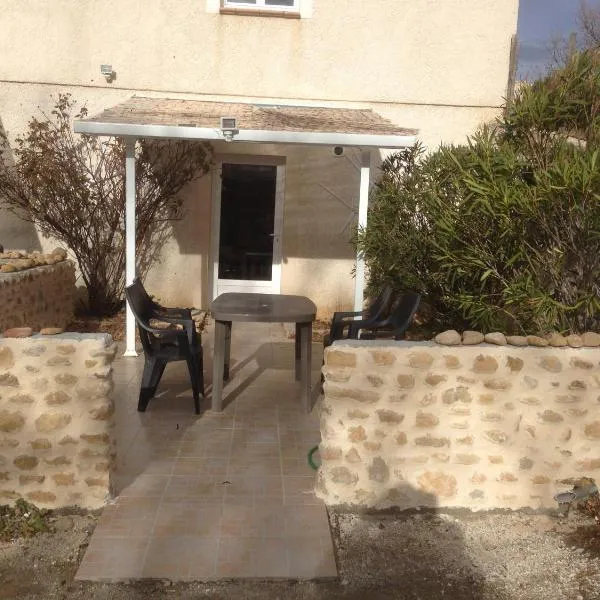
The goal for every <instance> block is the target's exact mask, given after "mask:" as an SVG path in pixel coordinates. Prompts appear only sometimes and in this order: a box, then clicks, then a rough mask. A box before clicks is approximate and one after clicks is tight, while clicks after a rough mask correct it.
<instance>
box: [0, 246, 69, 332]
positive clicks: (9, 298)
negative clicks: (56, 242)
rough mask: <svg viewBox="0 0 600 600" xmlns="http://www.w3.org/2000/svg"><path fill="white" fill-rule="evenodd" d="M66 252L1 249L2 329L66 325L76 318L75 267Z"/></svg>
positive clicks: (39, 328)
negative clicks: (74, 305)
mask: <svg viewBox="0 0 600 600" xmlns="http://www.w3.org/2000/svg"><path fill="white" fill-rule="evenodd" d="M66 256H67V254H66V252H65V251H64V250H62V249H56V250H55V251H54V252H53V253H52V254H39V253H32V254H27V253H24V252H17V251H13V252H4V253H0V306H1V307H2V310H1V311H0V332H3V331H6V330H8V329H12V328H15V327H30V328H31V329H32V330H33V331H39V330H41V329H44V328H59V329H64V328H65V326H66V325H67V323H69V321H71V319H72V318H73V303H74V300H75V268H74V265H73V263H72V262H71V261H70V260H67V259H66Z"/></svg>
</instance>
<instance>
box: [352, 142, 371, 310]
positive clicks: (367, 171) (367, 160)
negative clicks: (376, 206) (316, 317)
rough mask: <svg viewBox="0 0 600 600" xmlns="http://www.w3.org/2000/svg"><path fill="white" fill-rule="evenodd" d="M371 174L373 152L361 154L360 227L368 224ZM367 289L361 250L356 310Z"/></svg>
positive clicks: (357, 262)
mask: <svg viewBox="0 0 600 600" xmlns="http://www.w3.org/2000/svg"><path fill="white" fill-rule="evenodd" d="M370 176H371V152H370V151H364V152H362V154H361V163H360V194H359V196H358V228H359V229H361V228H364V227H366V226H367V209H368V208H369V179H370ZM364 291H365V260H364V258H363V256H362V254H361V253H360V252H357V253H356V273H355V281H354V310H355V311H359V310H362V308H363V300H364Z"/></svg>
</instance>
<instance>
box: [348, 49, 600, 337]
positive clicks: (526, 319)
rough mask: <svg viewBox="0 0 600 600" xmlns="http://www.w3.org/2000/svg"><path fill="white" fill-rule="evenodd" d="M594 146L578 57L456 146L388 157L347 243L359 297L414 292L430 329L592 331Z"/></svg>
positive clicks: (597, 172) (597, 180) (585, 77)
mask: <svg viewBox="0 0 600 600" xmlns="http://www.w3.org/2000/svg"><path fill="white" fill-rule="evenodd" d="M599 149H600V53H599V52H598V51H593V50H589V51H586V52H582V53H578V54H574V55H573V56H572V57H571V59H570V60H569V61H568V63H567V64H566V65H565V66H564V67H562V68H561V69H557V70H555V71H553V72H551V73H550V74H549V75H548V76H547V77H546V78H545V79H543V80H540V81H537V82H535V83H534V84H531V85H524V86H523V87H521V88H520V89H519V91H518V92H517V94H516V97H515V98H514V100H513V102H511V104H510V106H507V107H506V110H505V112H504V115H503V116H502V117H501V118H499V119H498V120H497V121H496V122H495V123H494V124H492V125H487V126H484V127H482V128H481V130H480V131H479V132H478V133H476V134H475V135H473V136H471V137H470V138H469V139H468V141H467V143H466V144H465V145H462V146H442V147H440V148H439V149H438V150H437V151H435V152H432V153H430V154H426V153H425V152H424V151H423V148H421V147H419V146H417V147H415V148H411V149H406V150H404V151H402V152H399V153H396V154H394V155H392V156H390V157H389V158H387V159H386V160H385V161H384V163H383V165H382V176H381V179H380V181H379V182H378V184H377V185H376V186H375V189H374V192H373V194H372V198H371V205H370V210H369V216H368V225H367V228H366V229H364V230H362V231H360V232H359V234H358V236H357V239H356V243H357V245H358V248H359V250H360V251H362V253H363V254H364V257H365V260H366V263H367V267H368V271H369V277H370V280H369V286H370V289H371V291H376V290H377V289H379V288H380V287H381V286H382V285H384V284H385V283H392V284H393V285H394V286H395V287H396V288H397V289H398V290H399V291H401V290H405V289H415V290H418V291H421V292H422V293H423V294H424V298H425V303H426V305H427V306H429V307H430V308H431V309H432V310H431V314H432V315H433V318H434V320H435V321H436V325H437V326H438V327H449V326H451V327H457V328H460V329H465V328H477V329H480V330H483V331H491V330H498V329H499V330H503V331H507V332H510V333H523V332H527V333H543V332H547V331H550V330H560V331H571V332H580V331H584V330H599V329H600V287H599V285H600V283H599V282H600V157H599Z"/></svg>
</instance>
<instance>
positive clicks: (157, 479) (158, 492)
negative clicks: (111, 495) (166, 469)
mask: <svg viewBox="0 0 600 600" xmlns="http://www.w3.org/2000/svg"><path fill="white" fill-rule="evenodd" d="M168 481H169V475H149V474H146V473H142V474H141V475H138V476H137V478H136V479H135V480H133V481H132V482H131V484H129V485H128V486H127V487H126V488H124V489H123V490H122V491H121V496H122V497H125V498H127V497H129V498H152V497H158V498H160V497H161V496H162V495H163V493H164V491H165V488H166V486H167V483H168Z"/></svg>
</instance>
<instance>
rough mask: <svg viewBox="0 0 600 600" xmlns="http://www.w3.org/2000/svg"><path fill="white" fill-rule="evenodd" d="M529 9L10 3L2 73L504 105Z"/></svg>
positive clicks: (452, 3) (331, 2)
mask: <svg viewBox="0 0 600 600" xmlns="http://www.w3.org/2000/svg"><path fill="white" fill-rule="evenodd" d="M517 8H518V0H477V1H473V0H445V1H444V2H438V1H437V0H418V1H415V0H373V1H371V2H368V3H362V2H356V1H355V0H312V16H311V18H308V19H274V18H268V17H249V16H239V15H221V14H218V13H216V14H215V13H213V12H209V11H207V2H206V0H161V1H160V2H159V1H158V0H151V1H141V0H137V1H135V2H128V3H127V4H126V5H123V3H122V2H120V1H119V0H107V1H105V2H101V3H98V2H95V1H94V0H79V1H78V2H77V3H73V2H72V1H71V0H51V1H47V2H42V3H40V2H38V1H37V0H23V1H22V2H17V3H15V2H9V1H8V0H5V1H3V2H2V3H1V5H0V11H1V13H2V15H3V18H2V20H1V22H0V56H2V57H3V61H2V64H0V79H2V80H6V81H30V82H46V83H53V84H64V83H68V84H69V85H74V86H78V85H79V86H90V85H91V86H96V85H100V86H102V87H103V86H104V85H105V83H104V79H103V77H102V76H101V75H100V70H99V69H100V64H101V63H110V64H112V66H113V68H114V70H115V71H116V74H117V78H116V80H115V82H114V83H113V87H120V88H123V89H128V90H129V89H136V90H157V91H161V90H169V91H171V92H184V93H196V94H204V93H212V94H221V95H231V96H238V95H244V96H247V95H255V96H259V97H278V98H290V99H297V98H305V99H318V100H335V101H365V102H373V101H376V102H410V103H427V104H463V105H477V106H479V105H492V106H493V105H497V104H498V101H499V93H501V92H502V90H503V89H504V88H505V85H506V77H507V70H508V56H509V47H510V36H511V35H512V34H513V33H515V31H516V21H517ZM24 40H27V43H26V44H24V43H23V41H24ZM475 83H476V85H474V84H475Z"/></svg>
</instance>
